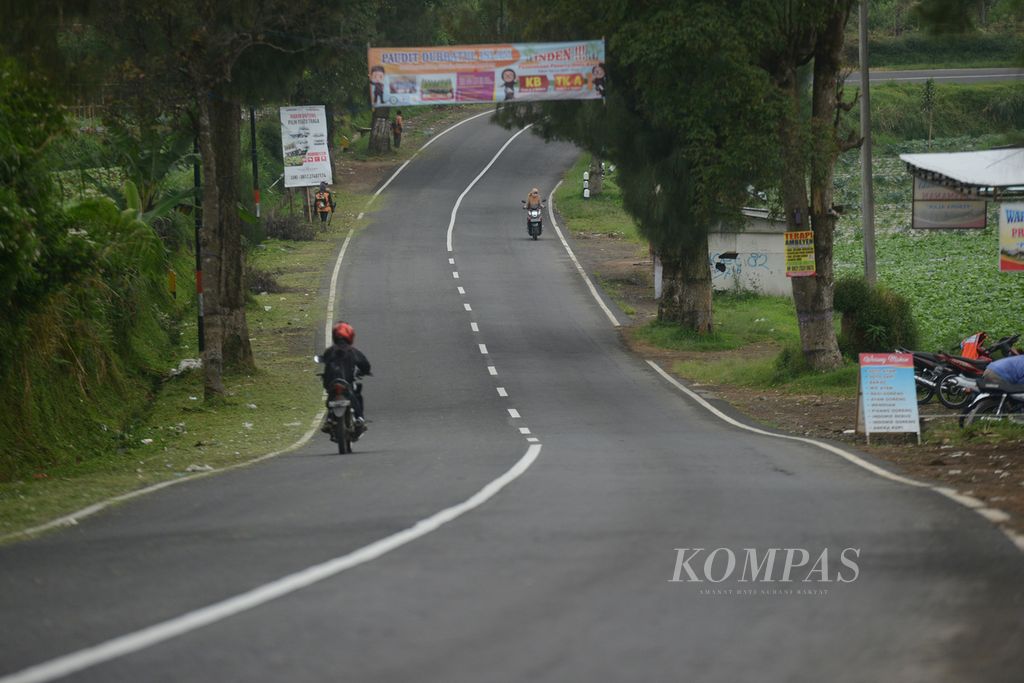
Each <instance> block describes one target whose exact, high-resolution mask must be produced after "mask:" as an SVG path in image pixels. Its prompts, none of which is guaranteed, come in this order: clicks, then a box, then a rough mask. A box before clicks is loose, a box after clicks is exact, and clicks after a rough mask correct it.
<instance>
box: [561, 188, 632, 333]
mask: <svg viewBox="0 0 1024 683" xmlns="http://www.w3.org/2000/svg"><path fill="white" fill-rule="evenodd" d="M561 184H562V181H561V180H559V181H558V184H556V185H555V187H554V188H553V189H552V190H551V194H549V195H548V216H550V217H551V225H553V226H555V232H556V233H558V239H560V240H561V241H562V246H563V247H565V250H566V252H568V254H569V258H570V259H572V262H573V265H575V266H576V272H578V273H579V274H580V277H581V278H583V281H584V282H585V283H587V288H588V289H589V290H590V293H591V294H592V295H593V297H594V300H595V301H596V302H597V305H598V306H600V307H601V310H602V311H604V314H605V315H606V316H608V320H610V321H611V323H612V325H613V326H614V327H620V325H619V321H618V320H617V319H616V318H615V315H614V314H613V313H612V312H611V309H609V308H608V306H607V305H605V303H604V300H603V299H602V298H601V296H600V295H599V294H598V293H597V288H596V287H594V283H593V282H591V281H590V276H589V275H587V272H586V271H585V270H583V266H581V265H580V262H579V261H578V260H577V259H576V254H574V253H573V252H572V247H570V246H569V242H567V241H566V239H565V235H563V234H562V230H561V229H560V228H559V227H558V221H556V220H555V209H554V207H555V190H557V189H558V187H559V185H561Z"/></svg>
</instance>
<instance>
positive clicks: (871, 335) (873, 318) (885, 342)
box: [834, 275, 918, 358]
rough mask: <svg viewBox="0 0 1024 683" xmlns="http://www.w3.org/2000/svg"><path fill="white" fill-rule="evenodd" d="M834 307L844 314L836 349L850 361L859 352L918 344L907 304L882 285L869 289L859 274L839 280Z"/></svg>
mask: <svg viewBox="0 0 1024 683" xmlns="http://www.w3.org/2000/svg"><path fill="white" fill-rule="evenodd" d="M834 306H835V308H836V310H838V311H840V312H842V314H843V321H842V332H841V334H840V336H839V348H840V349H841V350H842V351H843V353H844V354H846V355H847V356H849V357H851V358H855V357H856V356H857V354H858V353H865V352H872V351H874V352H879V351H892V350H893V349H895V348H896V347H897V346H904V347H908V348H914V347H915V346H916V345H917V339H918V335H917V325H916V324H915V323H914V317H913V314H912V312H911V310H910V302H909V301H908V300H907V299H905V298H903V297H902V296H900V295H899V294H897V293H895V292H893V291H892V290H890V289H887V288H886V287H884V286H881V285H878V286H875V287H872V286H871V285H869V284H868V282H867V280H865V279H864V278H863V277H861V276H859V275H848V276H846V277H843V278H840V279H839V280H838V281H837V282H836V290H835V299H834Z"/></svg>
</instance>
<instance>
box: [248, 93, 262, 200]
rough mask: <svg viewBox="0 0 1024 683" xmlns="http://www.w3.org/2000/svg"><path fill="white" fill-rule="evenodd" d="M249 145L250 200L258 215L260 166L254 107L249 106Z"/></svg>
mask: <svg viewBox="0 0 1024 683" xmlns="http://www.w3.org/2000/svg"><path fill="white" fill-rule="evenodd" d="M249 147H251V148H252V201H253V203H254V204H255V205H256V218H259V217H260V168H259V163H258V159H257V156H256V107H249Z"/></svg>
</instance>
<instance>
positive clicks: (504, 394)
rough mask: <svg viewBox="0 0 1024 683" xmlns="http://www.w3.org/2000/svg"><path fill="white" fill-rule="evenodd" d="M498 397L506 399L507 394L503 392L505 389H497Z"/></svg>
mask: <svg viewBox="0 0 1024 683" xmlns="http://www.w3.org/2000/svg"><path fill="white" fill-rule="evenodd" d="M498 396H501V397H502V398H507V397H508V392H507V391H505V387H498Z"/></svg>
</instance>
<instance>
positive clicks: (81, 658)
mask: <svg viewBox="0 0 1024 683" xmlns="http://www.w3.org/2000/svg"><path fill="white" fill-rule="evenodd" d="M540 451H541V445H540V444H532V445H531V446H529V447H528V448H527V449H526V453H525V454H523V456H522V457H521V458H520V459H519V460H518V461H517V462H516V464H515V465H513V466H512V467H511V468H510V469H508V470H507V471H506V472H505V473H504V474H502V475H501V476H500V477H498V478H497V479H494V480H493V481H491V482H489V483H488V484H487V485H486V486H484V487H483V488H482V489H480V490H479V491H477V492H476V493H475V494H474V495H473V496H471V497H470V498H468V499H466V500H465V501H463V502H461V503H458V504H457V505H453V506H451V507H448V508H445V509H444V510H441V511H440V512H436V513H434V514H433V515H431V516H430V517H427V518H426V519H422V520H420V521H418V522H416V523H415V524H414V525H413V526H411V527H408V528H406V529H403V530H402V531H398V532H396V533H394V534H391V535H390V536H386V537H385V538H382V539H380V540H379V541H374V542H373V543H370V544H369V545H366V546H363V547H362V548H359V549H358V550H354V551H352V552H350V553H347V554H345V555H341V556H338V557H335V558H333V559H330V560H327V561H326V562H322V563H320V564H316V565H313V566H311V567H307V568H306V569H303V570H300V571H297V572H295V573H293V574H289V575H288V576H284V577H282V578H280V579H277V580H276V581H272V582H270V583H267V584H264V585H262V586H259V587H257V588H254V589H252V590H250V591H247V592H245V593H241V594H239V595H236V596H234V597H231V598H228V599H226V600H222V601H220V602H217V603H214V604H212V605H208V606H206V607H202V608H200V609H197V610H194V611H192V612H188V613H186V614H182V615H181V616H178V617H174V618H173V619H168V620H167V621H164V622H161V623H159V624H154V625H153V626H149V627H146V628H144V629H141V630H139V631H135V632H134V633H129V634H126V635H123V636H119V637H117V638H112V639H111V640H108V641H106V642H104V643H100V644H99V645H94V646H92V647H88V648H84V649H82V650H79V651H77V652H72V653H71V654H67V655H64V656H62V657H57V658H55V659H51V660H49V661H47V662H44V663H42V664H37V665H35V666H31V667H29V668H27V669H23V670H22V671H19V672H16V673H13V674H9V675H7V676H4V677H3V678H0V683H45V682H46V681H52V680H54V679H56V678H61V677H63V676H67V675H70V674H72V673H75V672H78V671H82V670H83V669H87V668H89V667H92V666H95V665H97V664H102V663H103V662H107V661H110V660H112V659H116V658H118V657H122V656H124V655H128V654H131V653H133V652H138V651H139V650H143V649H145V648H148V647H151V646H153V645H156V644H158V643H161V642H164V641H166V640H170V639H171V638H175V637H177V636H180V635H183V634H185V633H188V632H190V631H194V630H196V629H199V628H202V627H204V626H209V625H210V624H213V623H216V622H218V621H222V620H224V619H227V618H228V617H232V616H234V615H236V614H239V613H241V612H245V611H247V610H251V609H253V608H255V607H259V606H260V605H263V604H265V603H267V602H270V601H271V600H275V599H277V598H280V597H283V596H285V595H288V594H289V593H294V592H295V591H298V590H301V589H303V588H307V587H309V586H311V585H313V584H315V583H318V582H320V581H323V580H325V579H328V578H330V577H332V576H335V575H337V574H340V573H341V572H343V571H345V570H347V569H352V568H353V567H357V566H359V565H361V564H365V563H367V562H370V561H373V560H375V559H377V558H379V557H381V556H383V555H385V554H387V553H389V552H391V551H392V550H396V549H397V548H400V547H402V546H403V545H406V544H408V543H410V542H412V541H414V540H416V539H418V538H421V537H422V536H425V535H427V534H429V533H431V532H433V531H436V530H438V529H439V528H441V527H442V526H444V525H445V524H448V523H449V522H451V521H453V520H455V519H458V518H459V517H461V516H462V515H464V514H466V513H467V512H470V511H471V510H474V509H476V508H478V507H480V506H481V505H483V504H484V503H486V502H487V501H488V500H490V499H491V498H493V497H494V496H495V495H497V494H498V493H499V492H500V491H501V490H502V489H503V488H505V487H506V486H508V485H509V484H510V483H512V482H513V481H515V480H516V479H518V478H519V477H520V476H521V475H522V474H523V473H524V472H525V471H526V470H527V469H529V468H530V466H531V465H532V464H533V463H534V461H535V460H536V459H537V457H538V456H539V455H540Z"/></svg>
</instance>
